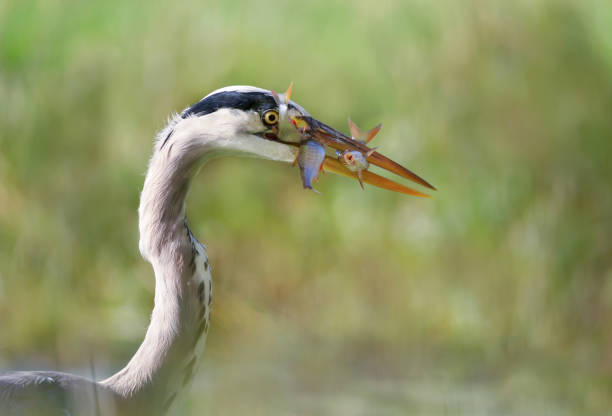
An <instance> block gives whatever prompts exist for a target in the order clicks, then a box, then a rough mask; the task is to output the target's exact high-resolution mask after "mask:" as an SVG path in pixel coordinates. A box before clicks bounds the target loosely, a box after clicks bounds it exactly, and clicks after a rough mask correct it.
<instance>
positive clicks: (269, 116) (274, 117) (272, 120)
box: [263, 110, 278, 126]
mask: <svg viewBox="0 0 612 416" xmlns="http://www.w3.org/2000/svg"><path fill="white" fill-rule="evenodd" d="M263 121H264V123H266V124H267V125H269V126H271V125H274V124H276V123H278V111H276V110H268V111H266V112H265V113H264V115H263Z"/></svg>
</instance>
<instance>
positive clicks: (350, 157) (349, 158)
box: [345, 153, 353, 162]
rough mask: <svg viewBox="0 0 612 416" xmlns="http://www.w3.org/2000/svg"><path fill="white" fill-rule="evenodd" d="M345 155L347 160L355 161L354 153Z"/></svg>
mask: <svg viewBox="0 0 612 416" xmlns="http://www.w3.org/2000/svg"><path fill="white" fill-rule="evenodd" d="M345 157H346V160H347V162H352V161H353V155H352V154H350V153H348V154H347V155H346V156H345Z"/></svg>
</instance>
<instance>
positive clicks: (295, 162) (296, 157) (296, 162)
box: [291, 153, 300, 167]
mask: <svg viewBox="0 0 612 416" xmlns="http://www.w3.org/2000/svg"><path fill="white" fill-rule="evenodd" d="M299 159H300V154H299V153H298V154H296V155H295V160H294V161H293V163H292V164H291V166H293V167H295V166H296V165H297V164H298V160H299Z"/></svg>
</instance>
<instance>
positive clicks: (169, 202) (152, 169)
mask: <svg viewBox="0 0 612 416" xmlns="http://www.w3.org/2000/svg"><path fill="white" fill-rule="evenodd" d="M179 122H182V120H179V119H177V118H175V119H174V120H173V121H172V122H171V123H170V124H169V126H168V127H166V129H164V130H163V131H162V132H161V133H160V134H159V136H158V140H157V143H156V149H155V152H154V154H153V157H152V158H151V161H150V164H149V169H148V172H147V176H146V179H145V183H144V187H143V190H142V194H141V200H140V208H139V228H140V251H141V253H142V255H143V257H144V258H145V259H146V260H148V261H149V262H150V263H151V265H152V266H153V270H154V271H155V306H154V309H153V313H152V315H151V323H150V325H149V328H148V330H147V333H146V335H145V339H144V341H143V342H142V344H141V345H140V347H139V349H138V351H137V352H136V354H135V355H134V356H133V357H132V359H131V360H130V361H129V363H128V364H127V365H126V366H125V367H124V368H123V369H122V370H120V371H119V372H117V373H116V374H114V375H113V376H111V377H110V378H108V379H107V380H104V381H103V382H102V384H104V385H106V386H108V387H109V388H111V389H112V390H114V391H115V392H116V393H118V394H120V395H121V396H122V397H124V398H126V399H127V401H130V402H134V403H137V404H138V406H139V408H141V409H142V408H143V406H146V407H147V408H150V409H153V411H164V410H166V409H167V408H168V407H169V406H170V405H171V404H172V402H173V401H174V399H175V397H176V395H177V393H178V392H179V391H180V390H182V389H184V387H185V385H186V384H188V383H189V381H190V380H191V377H192V376H193V374H194V372H195V369H196V367H197V363H198V360H199V358H200V356H201V354H202V352H203V349H204V344H205V338H206V333H207V331H208V325H209V314H210V301H211V296H212V283H211V276H210V267H209V263H208V256H207V254H206V251H205V249H204V246H203V245H202V244H201V243H199V242H198V241H197V240H196V239H195V238H194V237H193V235H192V234H191V232H190V230H189V228H188V226H187V220H186V217H185V199H186V197H187V194H188V191H189V187H190V184H191V180H192V178H193V176H194V175H195V174H196V173H197V171H198V170H199V168H200V166H201V165H202V164H203V163H204V161H205V160H206V156H207V154H209V153H210V152H211V151H212V149H213V148H214V146H212V145H211V146H210V147H208V148H207V147H206V146H197V147H196V146H195V144H194V137H192V136H193V133H190V131H189V129H183V131H182V132H179V131H178V130H175V129H176V127H177V123H179ZM165 139H168V140H165ZM199 139H200V142H201V139H202V138H201V137H200V138H199ZM190 146H191V147H193V148H191V149H188V148H189V147H190Z"/></svg>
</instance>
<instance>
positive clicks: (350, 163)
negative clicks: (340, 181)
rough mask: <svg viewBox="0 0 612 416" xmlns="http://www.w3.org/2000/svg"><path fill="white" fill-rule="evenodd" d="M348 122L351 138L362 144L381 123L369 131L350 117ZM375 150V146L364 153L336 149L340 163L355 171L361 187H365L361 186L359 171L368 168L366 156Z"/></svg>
mask: <svg viewBox="0 0 612 416" xmlns="http://www.w3.org/2000/svg"><path fill="white" fill-rule="evenodd" d="M348 123H349V129H350V130H351V136H352V139H353V140H357V141H360V142H361V143H363V144H366V143H369V142H370V140H372V139H373V138H374V136H376V134H378V132H379V131H380V129H381V128H382V124H379V125H378V126H376V127H374V128H373V129H371V130H369V131H363V130H361V129H360V128H359V127H357V124H355V123H354V122H353V121H352V120H351V119H350V118H349V121H348ZM375 151H376V148H374V149H370V150H368V151H367V152H365V153H364V152H361V151H359V150H350V149H346V150H344V151H342V152H341V151H339V150H338V151H336V155H337V156H338V160H339V161H340V163H342V165H343V166H344V167H345V168H347V169H348V170H350V171H351V172H356V173H357V179H359V185H361V189H365V188H364V187H363V178H362V175H361V172H362V171H364V170H368V168H369V167H370V162H368V157H369V156H372V154H373V153H374V152H375Z"/></svg>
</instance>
